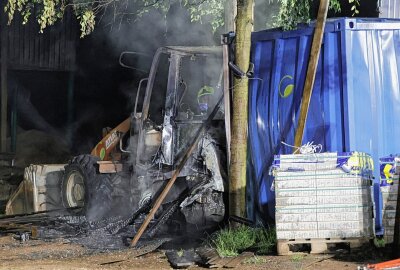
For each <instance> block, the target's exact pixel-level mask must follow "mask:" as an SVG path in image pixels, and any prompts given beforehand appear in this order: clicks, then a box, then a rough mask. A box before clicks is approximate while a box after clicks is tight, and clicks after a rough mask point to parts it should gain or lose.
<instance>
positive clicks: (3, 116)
mask: <svg viewBox="0 0 400 270" xmlns="http://www.w3.org/2000/svg"><path fill="white" fill-rule="evenodd" d="M1 6H2V5H1ZM5 15H6V14H5V13H4V11H3V9H2V8H1V10H0V19H1V20H0V31H1V52H0V53H1V67H0V76H1V83H0V88H1V110H0V111H1V112H0V151H1V152H7V53H8V51H7V45H8V44H7V43H8V42H7V41H8V33H7V26H6V25H7V19H6V16H5Z"/></svg>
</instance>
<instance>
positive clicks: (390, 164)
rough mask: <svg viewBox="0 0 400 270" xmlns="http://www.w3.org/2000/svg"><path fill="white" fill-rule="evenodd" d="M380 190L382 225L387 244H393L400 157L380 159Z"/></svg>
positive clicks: (392, 156)
mask: <svg viewBox="0 0 400 270" xmlns="http://www.w3.org/2000/svg"><path fill="white" fill-rule="evenodd" d="M379 163H380V164H379V165H380V166H379V167H380V188H381V193H382V223H383V226H384V229H385V232H384V239H385V242H386V243H388V244H390V243H393V235H394V223H395V218H396V205H397V194H398V190H399V169H400V156H399V155H391V156H387V157H383V158H380V159H379Z"/></svg>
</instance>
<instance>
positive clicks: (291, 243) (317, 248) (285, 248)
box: [277, 238, 370, 255]
mask: <svg viewBox="0 0 400 270" xmlns="http://www.w3.org/2000/svg"><path fill="white" fill-rule="evenodd" d="M369 241H370V240H369V239H367V238H326V239H293V240H278V244H277V252H278V255H290V254H293V253H295V252H304V246H305V245H307V247H308V248H307V250H308V251H309V252H310V254H322V253H332V252H333V250H334V248H335V247H337V246H339V244H348V246H349V248H350V249H355V248H359V247H361V246H362V245H364V244H365V243H368V242H369Z"/></svg>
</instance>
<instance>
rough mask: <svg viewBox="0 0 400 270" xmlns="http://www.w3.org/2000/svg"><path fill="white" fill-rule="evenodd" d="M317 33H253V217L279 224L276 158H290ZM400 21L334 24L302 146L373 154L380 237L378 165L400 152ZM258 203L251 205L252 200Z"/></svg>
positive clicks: (327, 35) (303, 28)
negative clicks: (276, 219)
mask: <svg viewBox="0 0 400 270" xmlns="http://www.w3.org/2000/svg"><path fill="white" fill-rule="evenodd" d="M313 30H314V26H313V25H311V26H309V25H304V26H300V27H299V28H298V30H294V31H287V32H283V31H281V30H277V29H272V30H266V31H260V32H254V33H253V34H252V54H251V61H252V62H253V63H254V66H255V69H254V78H252V79H251V84H250V97H249V171H248V176H249V177H248V184H249V185H248V186H249V192H253V194H255V195H256V196H253V197H251V196H249V200H250V201H251V202H250V204H249V205H250V207H249V208H248V210H249V214H250V217H254V216H255V215H256V214H259V215H261V216H262V217H263V218H264V219H268V218H273V217H274V192H273V190H272V189H271V186H272V178H271V176H269V174H268V170H269V167H270V165H271V163H272V160H273V156H274V155H275V154H289V153H292V152H293V149H292V148H291V147H289V146H286V145H283V144H282V143H281V142H282V141H283V142H285V143H287V144H290V145H293V144H294V135H295V132H296V126H297V121H298V116H299V112H300V103H301V98H302V94H303V93H302V92H303V87H304V82H305V77H306V70H307V65H308V59H309V54H310V49H311V42H312V37H313ZM399 115H400V20H395V19H355V18H351V19H350V18H339V19H331V20H328V22H327V23H326V27H325V34H324V39H323V45H322V51H321V55H320V59H319V63H318V68H317V74H316V80H315V85H314V89H313V94H312V97H311V103H310V109H309V114H308V118H307V124H306V130H305V133H304V139H303V144H304V143H307V142H312V141H313V142H314V144H321V145H322V147H323V151H331V152H333V151H338V152H349V151H360V152H365V153H369V154H370V155H371V156H372V157H373V159H374V163H375V173H374V176H375V180H374V197H375V208H376V230H377V234H381V233H382V218H381V208H382V205H381V196H380V192H379V158H380V157H383V156H387V155H390V154H392V153H400V140H398V139H397V136H398V135H399V134H400V120H398V119H397V117H398V116H399ZM250 197H251V198H250Z"/></svg>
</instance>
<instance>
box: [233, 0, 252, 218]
mask: <svg viewBox="0 0 400 270" xmlns="http://www.w3.org/2000/svg"><path fill="white" fill-rule="evenodd" d="M253 8H254V0H238V1H237V17H236V42H235V45H236V48H235V62H236V65H237V66H239V68H240V69H241V70H243V71H245V72H246V71H247V70H248V68H249V65H250V47H251V32H252V30H253ZM248 96H249V79H248V78H247V77H244V78H235V79H234V82H233V103H232V140H231V159H230V167H229V214H230V215H234V216H238V217H245V216H246V163H247V127H248V100H249V99H248Z"/></svg>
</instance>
